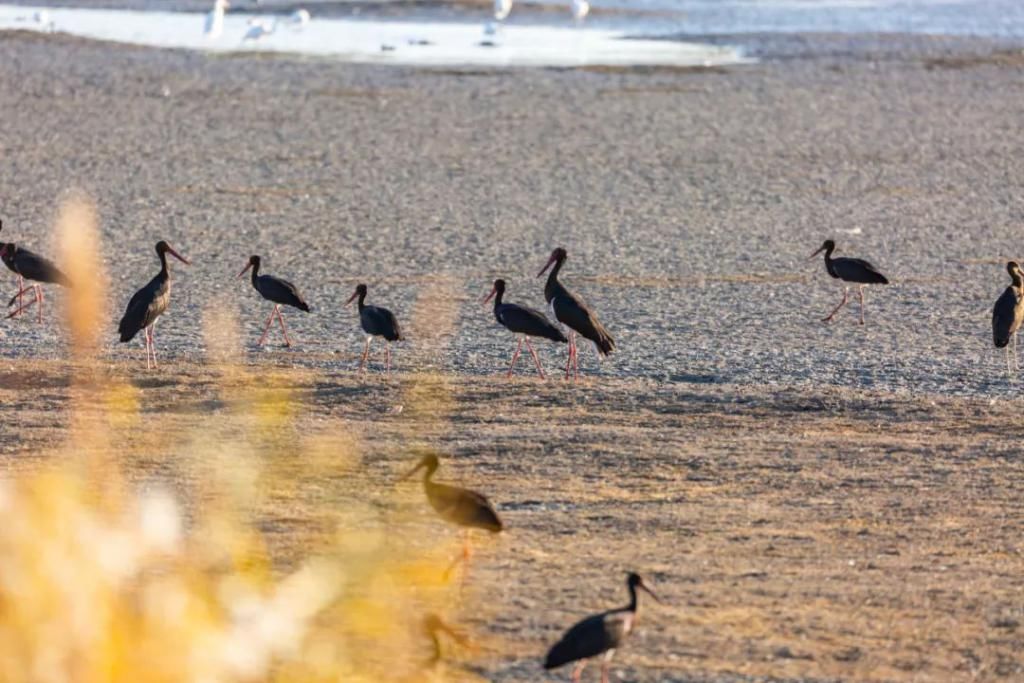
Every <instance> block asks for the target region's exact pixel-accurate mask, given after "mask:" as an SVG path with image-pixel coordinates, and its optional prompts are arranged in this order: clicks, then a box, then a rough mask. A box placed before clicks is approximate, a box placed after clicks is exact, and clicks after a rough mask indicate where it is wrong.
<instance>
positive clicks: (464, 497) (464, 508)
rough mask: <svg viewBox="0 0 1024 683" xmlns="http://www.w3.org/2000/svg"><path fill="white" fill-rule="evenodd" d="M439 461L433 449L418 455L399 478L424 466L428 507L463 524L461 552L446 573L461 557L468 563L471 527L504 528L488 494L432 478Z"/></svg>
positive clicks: (446, 517)
mask: <svg viewBox="0 0 1024 683" xmlns="http://www.w3.org/2000/svg"><path fill="white" fill-rule="evenodd" d="M439 465H440V463H439V461H438V459H437V456H436V455H434V454H432V453H430V454H427V455H425V456H423V458H421V459H420V461H419V463H418V464H417V465H416V467H414V468H412V470H410V471H409V472H408V473H407V474H406V475H405V476H403V477H402V478H401V479H400V480H399V481H404V480H406V479H409V478H410V477H412V476H413V475H414V474H416V473H417V472H419V471H420V470H424V472H423V491H424V493H426V494H427V501H428V502H429V503H430V507H432V508H434V512H436V513H437V515H438V517H440V518H441V519H443V520H444V521H446V522H448V523H449V524H454V525H455V526H458V527H462V529H463V532H464V534H463V544H462V555H461V556H460V557H459V558H456V560H455V562H453V563H452V566H451V567H449V568H448V572H446V573H450V572H451V570H452V568H454V566H455V564H457V563H458V562H459V561H460V560H461V561H463V562H465V563H467V564H468V563H469V556H470V548H469V531H470V529H483V530H484V531H489V532H491V533H492V534H496V533H499V532H501V530H502V529H504V524H502V521H501V518H500V517H498V511H497V510H495V509H494V506H493V505H492V504H491V501H489V500H487V497H486V496H484V495H483V494H481V493H477V492H476V491H471V490H469V489H463V488H459V487H457V486H449V485H447V484H438V483H436V482H434V481H431V477H433V476H434V472H436V471H437V468H438V466H439Z"/></svg>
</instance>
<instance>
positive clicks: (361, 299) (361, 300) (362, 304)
mask: <svg viewBox="0 0 1024 683" xmlns="http://www.w3.org/2000/svg"><path fill="white" fill-rule="evenodd" d="M364 308H366V292H359V312H360V313H362V311H363V309H364ZM433 473H434V470H427V474H426V476H425V477H424V479H423V481H426V480H427V479H429V478H430V475H432V474H433Z"/></svg>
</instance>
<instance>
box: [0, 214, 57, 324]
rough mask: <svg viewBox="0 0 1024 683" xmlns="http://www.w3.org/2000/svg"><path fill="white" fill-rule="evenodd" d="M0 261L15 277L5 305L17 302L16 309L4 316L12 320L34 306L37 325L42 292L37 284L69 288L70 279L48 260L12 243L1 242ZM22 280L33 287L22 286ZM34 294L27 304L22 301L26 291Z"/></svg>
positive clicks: (39, 317)
mask: <svg viewBox="0 0 1024 683" xmlns="http://www.w3.org/2000/svg"><path fill="white" fill-rule="evenodd" d="M2 229H3V221H0V230H2ZM0 261H3V263H4V265H5V266H7V268H8V270H10V271H11V272H12V273H14V274H15V275H17V276H18V288H17V292H15V294H14V296H12V297H11V298H10V300H9V301H8V302H7V305H8V306H12V305H14V302H15V301H17V302H18V308H17V309H15V310H14V311H12V312H11V313H9V314H8V315H7V317H8V318H13V317H14V316H16V315H18V314H19V313H21V312H22V311H24V310H25V309H26V308H28V307H29V306H31V305H33V304H36V310H37V312H38V314H39V315H38V320H39V322H42V321H43V290H42V288H41V287H40V286H39V283H44V284H56V285H60V286H61V287H70V286H71V279H70V278H69V277H68V276H67V275H65V274H64V273H63V272H62V271H61V269H60V268H58V267H57V266H56V265H54V263H53V262H52V261H50V260H49V259H47V258H45V257H43V256H40V255H39V254H36V253H34V252H31V251H29V250H28V249H24V248H22V247H19V246H18V245H17V244H15V243H14V242H0ZM25 280H28V281H29V282H31V283H32V284H31V285H30V286H29V287H26V286H25ZM29 288H31V289H32V291H33V294H34V296H33V298H32V300H30V301H29V302H28V303H27V304H25V303H23V302H22V298H23V297H24V295H25V292H27V291H29Z"/></svg>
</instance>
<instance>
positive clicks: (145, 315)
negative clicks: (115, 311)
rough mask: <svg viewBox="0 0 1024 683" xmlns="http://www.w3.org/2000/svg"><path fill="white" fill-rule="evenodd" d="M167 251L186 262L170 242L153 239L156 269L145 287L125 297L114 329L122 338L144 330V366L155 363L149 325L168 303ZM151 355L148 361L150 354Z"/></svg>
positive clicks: (152, 325) (151, 325)
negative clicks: (129, 298) (157, 269)
mask: <svg viewBox="0 0 1024 683" xmlns="http://www.w3.org/2000/svg"><path fill="white" fill-rule="evenodd" d="M167 254H170V255H171V256H173V257H174V258H176V259H178V260H179V261H181V262H182V263H184V264H185V265H189V261H188V259H186V258H185V257H184V256H182V255H181V254H179V253H178V252H176V251H174V249H172V248H171V245H169V244H167V242H164V241H163V240H160V241H159V242H157V243H156V255H157V257H158V258H159V259H160V272H159V273H157V274H156V276H155V277H154V278H153V279H152V280H150V281H149V284H147V285H146V286H145V287H143V288H142V289H140V290H139V291H137V292H135V294H134V295H133V296H132V298H131V300H130V301H128V308H127V309H126V310H125V312H124V317H122V318H121V322H120V324H119V325H118V326H117V331H118V333H119V334H120V335H121V341H122V342H128V341H131V340H132V339H133V338H134V337H135V335H136V334H138V333H139V332H141V331H145V334H146V367H147V368H152V367H156V345H155V343H154V341H153V328H154V327H155V326H156V319H157V318H159V317H160V316H161V315H162V314H163V312H164V311H166V310H167V306H168V305H169V304H170V303H171V271H170V268H169V267H168V265H167ZM151 357H152V364H151V363H150V358H151Z"/></svg>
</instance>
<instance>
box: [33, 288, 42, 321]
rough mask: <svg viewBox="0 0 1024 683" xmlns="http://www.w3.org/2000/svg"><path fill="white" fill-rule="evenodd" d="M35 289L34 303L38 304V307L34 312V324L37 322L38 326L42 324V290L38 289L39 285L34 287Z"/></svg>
mask: <svg viewBox="0 0 1024 683" xmlns="http://www.w3.org/2000/svg"><path fill="white" fill-rule="evenodd" d="M35 289H36V301H38V302H39V305H38V306H37V307H36V309H37V310H36V322H38V323H39V324H42V322H43V288H42V287H40V286H39V285H36V287H35Z"/></svg>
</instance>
